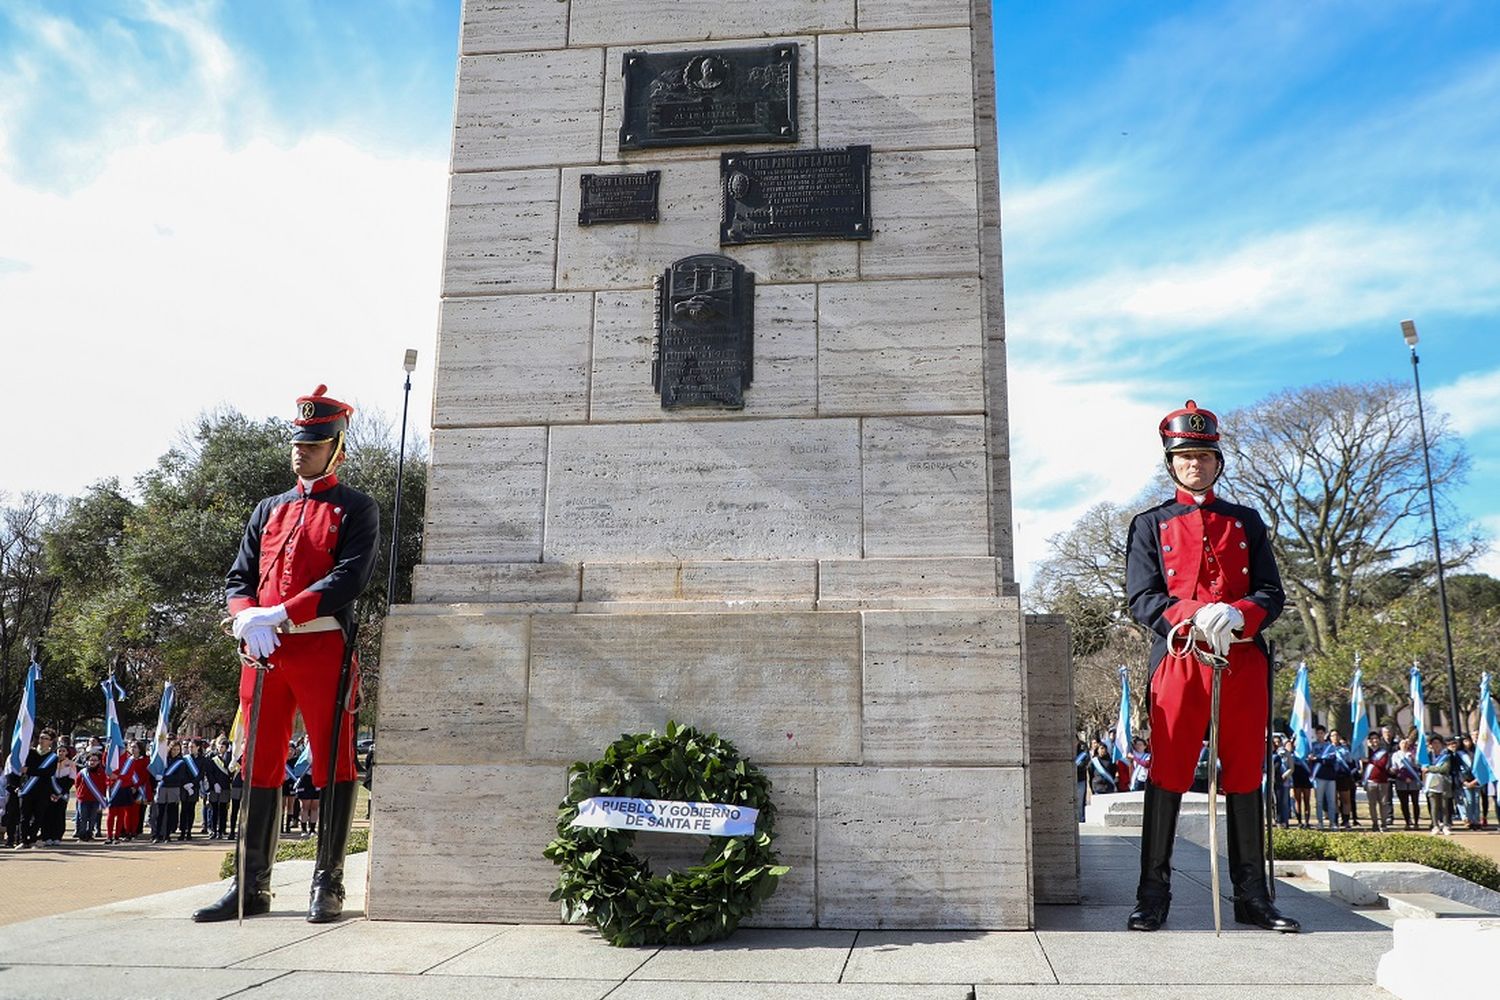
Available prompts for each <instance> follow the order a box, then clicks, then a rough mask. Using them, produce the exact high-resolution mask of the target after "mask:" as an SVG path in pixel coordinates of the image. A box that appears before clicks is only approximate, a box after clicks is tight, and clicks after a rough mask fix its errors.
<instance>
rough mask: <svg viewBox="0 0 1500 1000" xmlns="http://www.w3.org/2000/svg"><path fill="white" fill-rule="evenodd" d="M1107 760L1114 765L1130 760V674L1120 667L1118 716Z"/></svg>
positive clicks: (1122, 666)
mask: <svg viewBox="0 0 1500 1000" xmlns="http://www.w3.org/2000/svg"><path fill="white" fill-rule="evenodd" d="M1109 759H1110V760H1112V761H1115V762H1116V763H1118V762H1120V761H1122V760H1129V759H1130V673H1129V671H1127V670H1126V669H1125V667H1124V665H1123V664H1122V665H1121V666H1120V714H1119V716H1118V717H1117V718H1116V719H1115V739H1114V744H1113V745H1112V746H1111V747H1110V748H1109Z"/></svg>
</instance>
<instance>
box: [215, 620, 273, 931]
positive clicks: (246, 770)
mask: <svg viewBox="0 0 1500 1000" xmlns="http://www.w3.org/2000/svg"><path fill="white" fill-rule="evenodd" d="M233 622H234V619H232V618H226V619H224V622H223V625H224V629H225V634H226V635H229V636H231V637H232V636H233V635H234V633H233V632H230V631H229V627H230V625H231V624H233ZM240 663H241V665H242V666H246V667H251V668H253V669H254V670H255V690H254V691H253V692H252V693H251V695H250V719H249V720H248V722H247V728H246V730H245V754H244V757H243V758H242V759H243V761H244V763H243V765H242V766H241V767H240V775H241V777H243V778H244V780H243V781H242V782H241V783H240V800H241V801H240V829H239V835H238V836H236V837H235V841H234V884H235V889H236V892H235V896H236V897H237V898H236V900H235V920H236V921H237V924H238V926H240V927H244V926H245V831H247V830H248V829H249V828H250V800H251V799H252V798H254V796H253V795H251V794H250V788H251V782H252V781H253V780H254V779H255V731H256V729H258V728H259V727H260V696H261V690H262V689H263V688H264V687H265V684H266V671H267V670H270V669H271V661H270V660H267V659H266V658H265V657H264V656H260V657H251V656H249V655H247V654H246V653H245V652H244V651H243V650H241V651H240Z"/></svg>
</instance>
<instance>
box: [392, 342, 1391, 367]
mask: <svg viewBox="0 0 1500 1000" xmlns="http://www.w3.org/2000/svg"><path fill="white" fill-rule="evenodd" d="M1412 336H1416V335H1415V334H1413V335H1412ZM401 367H402V368H405V369H406V370H407V371H408V372H414V371H416V370H417V352H416V349H415V348H407V351H406V360H405V361H403V362H401Z"/></svg>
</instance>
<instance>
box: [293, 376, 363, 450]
mask: <svg viewBox="0 0 1500 1000" xmlns="http://www.w3.org/2000/svg"><path fill="white" fill-rule="evenodd" d="M352 416H354V407H352V406H350V405H349V404H348V403H342V402H340V401H338V400H337V399H334V398H333V397H332V396H330V395H328V386H326V385H320V386H318V387H317V388H316V389H314V390H313V391H312V392H311V393H309V394H308V395H306V396H298V397H297V416H296V417H295V418H294V419H293V420H292V425H293V426H294V427H296V428H297V429H296V431H295V432H294V433H293V434H292V440H293V441H298V442H302V443H305V444H315V443H317V442H319V441H332V440H333V439H334V438H337V437H339V436H340V435H342V434H343V433H344V432H345V431H346V430H348V429H349V418H350V417H352Z"/></svg>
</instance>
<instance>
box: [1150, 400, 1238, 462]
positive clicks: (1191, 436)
mask: <svg viewBox="0 0 1500 1000" xmlns="http://www.w3.org/2000/svg"><path fill="white" fill-rule="evenodd" d="M1156 429H1157V432H1158V433H1159V434H1161V446H1162V448H1164V449H1165V450H1166V451H1167V453H1168V454H1170V453H1172V452H1174V451H1212V452H1217V453H1219V454H1221V455H1222V454H1223V453H1222V452H1220V451H1219V418H1218V417H1217V416H1216V415H1215V414H1214V413H1213V411H1211V410H1201V409H1199V408H1198V404H1197V403H1196V402H1194V401H1193V400H1191V399H1190V400H1188V401H1187V402H1186V403H1184V404H1183V407H1182V409H1180V410H1173V411H1172V412H1171V413H1168V414H1167V415H1166V416H1165V417H1162V418H1161V423H1160V424H1159V425H1158V426H1157V428H1156Z"/></svg>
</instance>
